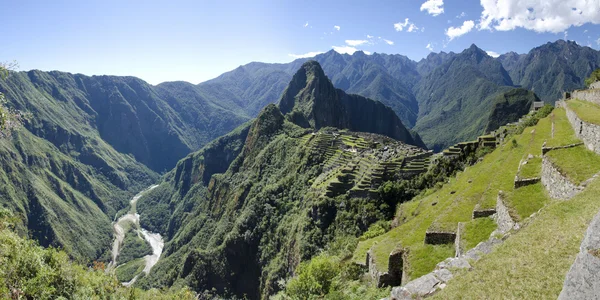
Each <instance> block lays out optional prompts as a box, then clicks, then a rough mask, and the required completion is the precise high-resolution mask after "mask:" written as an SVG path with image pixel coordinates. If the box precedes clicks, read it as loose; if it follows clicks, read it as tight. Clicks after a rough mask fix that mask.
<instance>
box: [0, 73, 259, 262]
mask: <svg viewBox="0 0 600 300" xmlns="http://www.w3.org/2000/svg"><path fill="white" fill-rule="evenodd" d="M186 87H188V88H191V90H188V89H186ZM171 88H172V89H171ZM0 92H2V93H4V94H5V96H6V98H7V99H8V100H9V102H10V103H9V104H10V106H11V107H13V108H16V109H19V110H22V111H26V112H29V113H31V115H32V117H31V118H30V119H29V120H28V121H27V122H26V124H25V126H24V128H21V130H19V131H17V132H14V133H13V134H12V136H11V137H10V138H5V139H2V140H0V145H1V146H0V160H1V161H2V168H1V169H0V180H1V181H2V184H1V185H0V206H3V207H7V208H10V210H11V211H13V212H15V213H16V214H18V215H19V216H21V219H22V223H20V224H19V231H20V232H22V233H25V231H27V232H28V233H29V234H30V235H31V236H32V237H33V238H35V239H36V240H37V241H39V243H40V244H41V245H43V246H50V245H52V246H57V247H62V248H64V249H65V250H67V252H68V253H69V254H70V255H72V257H74V258H76V259H78V260H81V261H89V260H92V259H99V258H102V259H105V258H106V257H107V256H106V255H107V254H108V253H106V250H107V249H109V244H110V242H111V240H112V226H111V221H112V220H113V218H114V216H115V215H116V214H117V213H118V212H120V211H121V210H122V209H124V208H126V207H127V205H128V200H129V199H130V198H131V196H132V195H134V194H135V193H137V192H138V191H140V190H142V189H144V188H145V187H147V186H149V185H150V184H152V183H155V182H156V181H157V180H158V174H157V172H160V171H163V170H168V169H171V168H172V167H173V166H175V164H176V162H177V161H178V160H179V159H181V158H182V157H184V156H185V155H187V154H188V153H190V152H191V151H193V150H196V149H199V148H200V147H201V146H203V145H205V144H206V143H208V142H209V141H210V140H212V139H214V138H215V137H217V136H219V135H222V134H224V133H226V132H229V131H230V130H231V129H233V128H235V127H236V126H238V125H239V124H241V123H242V122H244V121H246V120H247V117H244V116H243V115H239V114H237V113H234V112H232V111H230V110H227V109H226V108H223V107H220V106H218V105H216V104H215V103H213V102H211V101H208V100H205V98H202V97H200V96H198V95H197V94H195V86H193V85H185V84H183V86H177V83H171V84H164V85H161V86H160V87H152V86H150V85H148V84H147V83H145V82H143V81H142V80H139V79H137V78H133V77H114V76H93V77H88V76H83V75H79V74H77V75H73V74H69V73H62V72H41V71H29V72H12V73H11V74H10V76H9V77H8V78H7V79H6V80H0ZM81 241H85V242H83V243H82V242H81Z"/></svg>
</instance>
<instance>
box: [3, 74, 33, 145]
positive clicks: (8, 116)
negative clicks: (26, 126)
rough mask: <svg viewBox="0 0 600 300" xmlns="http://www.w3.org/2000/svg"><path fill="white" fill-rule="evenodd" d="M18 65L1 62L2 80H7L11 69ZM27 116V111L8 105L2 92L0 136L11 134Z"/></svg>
mask: <svg viewBox="0 0 600 300" xmlns="http://www.w3.org/2000/svg"><path fill="white" fill-rule="evenodd" d="M16 67H17V64H16V63H8V64H7V63H0V80H5V79H6V78H7V77H8V76H9V75H10V70H13V69H15V68H16ZM26 117H27V115H26V114H25V113H23V112H21V111H18V110H15V109H12V108H10V107H8V101H7V100H6V97H5V96H4V94H3V93H2V92H0V138H4V137H7V136H10V134H11V132H12V131H14V130H15V129H17V128H19V127H20V126H21V125H22V124H23V121H24V120H25V119H26Z"/></svg>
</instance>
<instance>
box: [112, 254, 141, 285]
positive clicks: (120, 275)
mask: <svg viewBox="0 0 600 300" xmlns="http://www.w3.org/2000/svg"><path fill="white" fill-rule="evenodd" d="M145 265H146V261H145V260H144V259H143V258H137V259H135V260H130V261H128V262H127V263H124V264H122V265H120V266H118V267H117V269H115V275H116V276H117V280H119V282H129V281H131V280H132V279H133V278H134V277H135V276H136V275H138V274H141V273H142V271H143V270H144V266H145Z"/></svg>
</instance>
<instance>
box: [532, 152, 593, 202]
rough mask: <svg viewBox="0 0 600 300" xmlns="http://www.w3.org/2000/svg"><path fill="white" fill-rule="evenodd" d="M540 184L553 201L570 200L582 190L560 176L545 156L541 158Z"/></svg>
mask: <svg viewBox="0 0 600 300" xmlns="http://www.w3.org/2000/svg"><path fill="white" fill-rule="evenodd" d="M542 184H543V185H544V187H545V188H546V190H547V191H548V194H550V197H552V198H554V199H564V200H567V199H571V198H573V196H575V195H577V194H578V193H579V192H581V191H582V190H583V187H580V186H576V185H575V184H573V183H572V182H571V181H569V179H567V177H566V176H564V175H563V174H561V173H560V172H559V171H558V169H557V168H556V167H555V166H554V164H552V162H551V161H550V160H549V159H548V158H547V157H546V156H544V157H543V158H542Z"/></svg>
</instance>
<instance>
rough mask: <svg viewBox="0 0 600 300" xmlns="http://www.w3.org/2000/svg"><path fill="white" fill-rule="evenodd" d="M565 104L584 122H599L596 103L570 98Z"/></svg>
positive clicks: (599, 112)
mask: <svg viewBox="0 0 600 300" xmlns="http://www.w3.org/2000/svg"><path fill="white" fill-rule="evenodd" d="M567 106H568V107H569V109H572V110H573V111H574V112H575V113H576V114H577V116H578V117H579V118H580V119H581V120H583V121H584V122H588V123H592V124H597V125H598V124H600V106H599V105H598V104H595V103H592V102H589V101H583V100H578V99H572V100H569V101H567Z"/></svg>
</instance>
